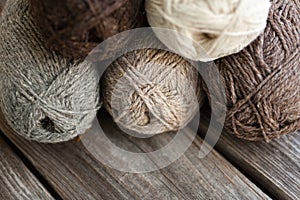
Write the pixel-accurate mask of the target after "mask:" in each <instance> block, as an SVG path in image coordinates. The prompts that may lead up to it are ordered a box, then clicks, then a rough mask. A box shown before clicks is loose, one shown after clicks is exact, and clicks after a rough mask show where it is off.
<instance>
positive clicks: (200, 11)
mask: <svg viewBox="0 0 300 200" xmlns="http://www.w3.org/2000/svg"><path fill="white" fill-rule="evenodd" d="M269 6H270V3H269V0H252V1H249V0H209V1H207V0H182V1H178V0H172V1H170V0H147V1H146V11H147V18H148V21H149V24H150V25H151V26H152V27H161V28H168V29H172V30H176V31H177V32H178V33H179V34H182V36H181V35H178V36H175V37H169V36H165V35H163V34H161V33H157V36H158V38H159V39H160V40H161V41H162V42H163V43H164V44H165V45H166V46H167V47H169V48H170V49H174V48H176V49H180V50H181V53H182V55H185V54H186V53H188V54H189V58H193V59H195V60H200V61H209V60H215V59H217V58H220V57H223V56H227V55H230V54H233V53H237V52H239V51H240V50H242V49H243V48H244V47H246V46H247V45H249V44H250V43H251V42H252V41H253V40H254V39H255V38H257V36H258V35H260V34H261V33H262V32H263V30H264V28H265V26H266V20H267V16H268V11H269ZM185 37H187V38H190V39H193V40H194V42H190V39H186V38H185ZM199 45H200V46H201V47H202V48H201V47H200V48H199Z"/></svg>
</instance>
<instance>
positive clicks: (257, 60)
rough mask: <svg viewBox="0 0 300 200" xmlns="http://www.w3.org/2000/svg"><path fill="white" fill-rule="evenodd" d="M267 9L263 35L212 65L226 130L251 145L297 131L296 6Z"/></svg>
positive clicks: (280, 3)
mask: <svg viewBox="0 0 300 200" xmlns="http://www.w3.org/2000/svg"><path fill="white" fill-rule="evenodd" d="M271 4H272V5H271V9H270V13H269V18H268V23H267V27H266V29H265V32H264V33H263V34H262V35H260V36H259V37H258V38H257V39H256V40H255V41H254V42H253V43H252V44H251V45H249V46H248V47H247V48H245V49H244V50H242V51H241V52H240V53H238V54H235V55H231V56H228V57H225V58H222V59H219V60H218V61H217V62H216V64H217V65H218V68H219V71H220V73H221V75H222V77H223V83H216V84H215V91H218V86H219V85H220V84H224V85H225V88H226V96H227V101H228V105H227V107H228V113H227V118H226V124H225V128H226V129H227V131H228V132H230V133H232V134H233V135H235V136H237V137H239V138H243V139H246V140H251V141H255V140H263V139H264V140H265V141H267V142H268V141H270V140H272V139H275V138H279V137H280V136H282V135H285V134H288V133H292V132H295V131H297V130H299V129H300V66H299V65H300V2H299V1H298V0H296V1H290V0H272V1H271ZM211 76H213V75H211Z"/></svg>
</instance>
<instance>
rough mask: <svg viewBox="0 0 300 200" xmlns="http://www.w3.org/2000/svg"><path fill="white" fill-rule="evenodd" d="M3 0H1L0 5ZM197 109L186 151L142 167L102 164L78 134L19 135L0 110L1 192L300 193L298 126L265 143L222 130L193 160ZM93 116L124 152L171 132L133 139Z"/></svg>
mask: <svg viewBox="0 0 300 200" xmlns="http://www.w3.org/2000/svg"><path fill="white" fill-rule="evenodd" d="M4 2H5V0H0V10H1V6H2V5H3V3H4ZM203 113H204V114H203V115H201V123H200V126H199V129H198V136H197V137H196V139H195V140H194V142H193V144H192V145H191V146H190V148H189V149H188V150H187V151H186V152H185V154H184V155H183V156H181V157H180V159H178V160H177V161H176V162H174V163H172V164H171V165H170V166H168V167H166V168H163V169H161V170H159V171H155V172H150V173H143V174H132V173H124V172H120V171H117V170H114V169H111V168H109V167H107V166H106V165H104V164H103V163H101V162H99V161H98V160H97V159H95V157H93V155H92V154H91V153H90V152H89V151H87V149H86V148H85V146H84V145H83V144H82V141H78V140H73V141H70V142H67V143H62V144H55V145H50V144H38V143H35V142H30V141H26V140H24V139H22V138H20V137H18V136H16V135H15V134H13V133H12V131H11V130H10V129H9V128H8V127H7V126H6V123H5V121H4V119H3V117H2V116H1V114H0V128H1V130H2V131H3V132H0V199H3V200H4V199H5V200H10V199H12V200H15V199H28V200H31V199H34V200H37V199H43V200H44V199H45V200H46V199H97V200H99V199H249V200H254V199H279V200H284V199H295V200H298V199H300V134H299V133H296V134H291V135H289V136H284V137H282V138H281V139H280V140H277V141H272V142H271V143H269V144H267V143H265V142H256V143H253V142H247V141H243V140H239V139H236V138H234V137H232V136H230V135H228V134H226V133H223V134H222V136H221V138H220V139H219V141H218V143H217V145H216V146H215V148H214V150H213V151H212V152H211V153H210V154H209V155H208V156H207V157H205V158H204V159H200V158H199V157H198V153H199V148H200V145H201V144H202V142H203V139H202V138H203V137H204V136H205V133H206V130H207V126H208V123H209V120H210V118H209V114H208V111H205V110H204V111H203ZM99 118H100V119H101V120H102V123H101V124H102V126H103V128H104V129H105V130H106V134H107V135H108V136H109V137H110V139H111V141H113V142H114V143H115V144H116V145H118V146H120V147H122V148H124V149H128V150H130V151H134V152H141V153H142V152H150V151H153V150H156V149H159V148H160V147H162V146H164V145H165V144H167V143H168V142H169V141H170V139H171V138H172V137H173V135H172V134H163V135H159V136H156V137H153V138H151V139H145V140H141V139H135V138H132V137H130V136H126V135H124V134H123V133H122V132H121V131H120V130H119V129H118V128H117V126H116V125H115V124H114V123H113V122H112V120H111V118H110V117H109V116H108V114H107V113H106V112H105V111H102V112H101V113H100V116H99ZM186 137H188V136H186ZM105 150H106V151H107V149H103V151H105ZM107 152H108V154H107V156H108V157H109V156H111V157H112V156H113V155H112V152H109V151H107Z"/></svg>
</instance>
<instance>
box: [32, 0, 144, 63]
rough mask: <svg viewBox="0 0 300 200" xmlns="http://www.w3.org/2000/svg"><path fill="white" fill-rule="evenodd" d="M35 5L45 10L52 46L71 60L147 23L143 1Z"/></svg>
mask: <svg viewBox="0 0 300 200" xmlns="http://www.w3.org/2000/svg"><path fill="white" fill-rule="evenodd" d="M32 1H34V5H35V6H39V7H40V8H39V9H41V10H43V17H42V18H41V20H40V23H41V24H40V26H41V27H43V28H44V32H45V34H47V35H48V40H47V42H48V43H49V46H50V47H51V48H52V49H53V50H55V51H56V52H58V53H61V54H63V55H64V56H68V57H70V56H71V57H72V58H79V59H84V58H85V57H86V56H87V55H88V54H89V53H90V51H91V50H93V49H94V48H95V47H96V46H97V45H98V44H99V43H101V42H102V41H103V40H105V39H107V38H109V37H111V36H113V35H115V34H117V33H120V32H123V31H126V30H130V29H132V28H136V27H141V26H143V25H144V23H145V22H146V16H145V14H144V11H143V8H144V5H143V1H142V0H113V1H112V0H92V1H91V0H65V1H62V0H32ZM111 48H113V47H111Z"/></svg>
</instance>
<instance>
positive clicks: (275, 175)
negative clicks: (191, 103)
mask: <svg viewBox="0 0 300 200" xmlns="http://www.w3.org/2000/svg"><path fill="white" fill-rule="evenodd" d="M204 113H205V114H203V115H202V123H201V124H200V133H201V134H202V135H203V133H205V132H206V129H207V126H208V123H209V120H210V118H209V114H208V110H207V111H205V112H204ZM216 149H217V150H218V151H219V152H220V153H221V154H222V155H224V156H225V157H226V158H227V159H228V160H230V161H231V162H232V163H233V164H234V165H235V166H238V167H239V168H241V169H242V170H243V171H245V172H246V173H247V174H248V175H249V176H250V177H252V179H254V180H255V181H256V182H257V183H259V185H261V186H262V187H263V188H264V189H265V190H267V191H269V193H270V194H272V195H273V196H274V197H275V198H277V199H300V134H299V132H298V133H295V134H291V135H288V136H284V137H282V138H281V139H279V140H275V141H272V142H270V143H266V142H249V141H244V140H240V139H237V138H235V137H234V136H232V135H229V134H227V133H226V132H224V133H223V134H222V136H221V137H220V139H219V141H218V143H217V145H216Z"/></svg>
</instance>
